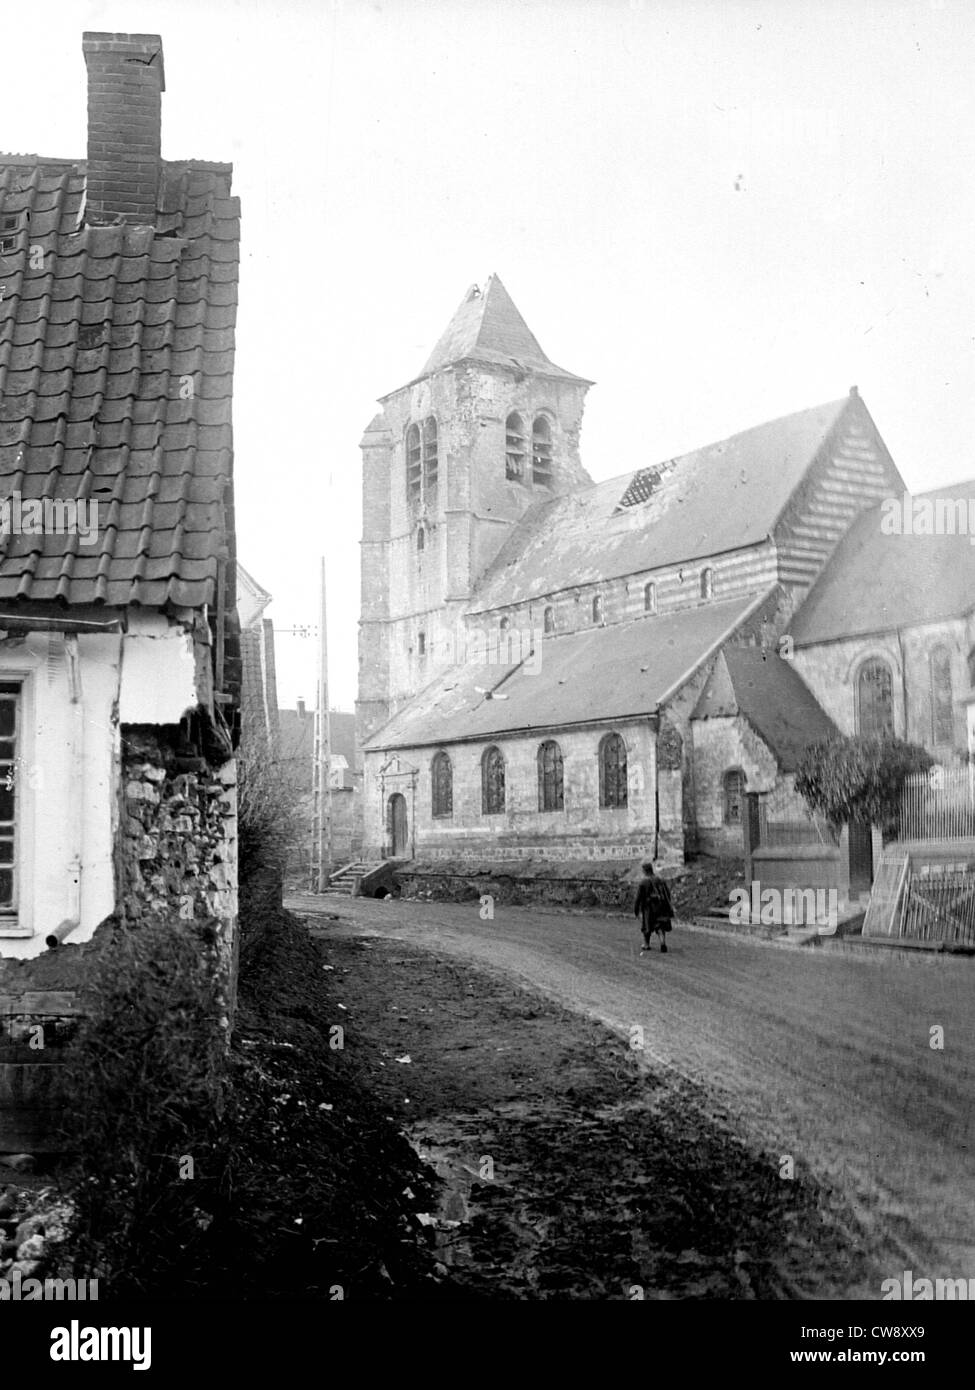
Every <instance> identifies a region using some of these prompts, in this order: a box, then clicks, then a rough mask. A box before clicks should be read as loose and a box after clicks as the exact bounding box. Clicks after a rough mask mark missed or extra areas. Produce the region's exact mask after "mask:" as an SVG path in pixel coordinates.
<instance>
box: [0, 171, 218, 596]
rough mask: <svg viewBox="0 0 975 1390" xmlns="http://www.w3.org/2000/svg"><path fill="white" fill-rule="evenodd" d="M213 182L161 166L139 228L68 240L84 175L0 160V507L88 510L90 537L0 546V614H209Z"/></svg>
mask: <svg viewBox="0 0 975 1390" xmlns="http://www.w3.org/2000/svg"><path fill="white" fill-rule="evenodd" d="M230 176H231V168H230V166H229V165H226V164H200V163H196V162H172V161H167V162H165V163H164V164H163V166H162V175H161V178H160V192H159V200H158V201H159V209H158V215H157V223H156V226H155V227H154V228H153V227H143V226H132V225H118V226H106V227H93V226H85V225H82V226H79V219H80V216H81V212H82V204H83V194H84V188H85V165H84V162H83V161H74V162H72V161H53V160H45V159H35V158H30V159H28V158H25V157H23V156H14V157H11V156H7V155H0V284H2V285H3V297H2V301H0V500H5V499H11V498H14V497H15V496H16V495H19V497H20V499H21V503H22V504H23V503H26V502H28V501H40V502H42V503H43V502H44V501H45V500H47V501H48V502H49V503H53V502H54V501H59V502H62V503H64V502H74V503H76V502H79V501H81V502H87V503H89V504H92V503H97V523H98V525H97V537H96V538H95V539H94V542H93V543H88V542H87V541H86V539H85V537H84V536H82V535H79V534H77V533H75V534H57V533H56V532H54V531H53V530H51V529H50V527H48V526H45V528H44V533H43V534H38V535H32V534H29V533H28V534H13V533H9V534H5V535H0V600H3V601H8V602H9V601H10V600H17V599H25V600H59V601H60V602H62V603H67V604H88V603H98V604H107V605H111V606H125V605H128V604H141V605H146V606H152V607H162V606H163V605H167V604H171V605H175V606H180V607H191V608H197V607H200V606H202V605H203V604H205V603H212V602H213V601H214V597H215V589H216V574H217V564H218V560H219V559H220V558H221V557H222V556H226V555H228V554H231V555H232V549H233V538H232V534H231V531H230V528H231V524H232V523H231V520H230V518H231V516H232V493H231V479H232V458H233V438H232V431H231V414H230V411H231V391H232V382H233V366H234V327H235V320H236V306H237V269H238V259H239V251H238V243H239V229H240V222H239V218H240V209H239V203H238V200H237V199H236V198H233V197H231V196H230ZM191 390H192V395H190V391H191ZM31 529H33V528H32V527H31V526H30V525H29V524H28V527H27V530H28V532H29V531H30V530H31Z"/></svg>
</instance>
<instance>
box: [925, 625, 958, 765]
mask: <svg viewBox="0 0 975 1390" xmlns="http://www.w3.org/2000/svg"><path fill="white" fill-rule="evenodd" d="M938 659H941V660H943V662H944V672H943V674H944V676H945V678H946V680H945V692H944V693H943V694H942V695H939V692H938V686H937V682H936V675H935V661H936V660H938ZM928 689H929V694H930V700H931V742H932V744H933V745H934V747H935V748H950V747H953V746H954V742H955V706H954V675H953V671H952V661H951V648H950V647H949V646H948V645H947V643H945V642H937V643H935V645H934V646H933V647H932V648H931V650H930V652H929V653H928ZM945 696H946V698H945ZM939 706H940V708H939ZM939 717H941V718H944V717H946V718H947V730H948V737H947V738H939V733H942V732H944V730H943V729H939V727H938V722H939Z"/></svg>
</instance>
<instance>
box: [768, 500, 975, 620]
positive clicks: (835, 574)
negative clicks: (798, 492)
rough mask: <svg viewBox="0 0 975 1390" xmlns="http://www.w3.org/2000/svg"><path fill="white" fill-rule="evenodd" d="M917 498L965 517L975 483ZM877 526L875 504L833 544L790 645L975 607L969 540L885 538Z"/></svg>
mask: <svg viewBox="0 0 975 1390" xmlns="http://www.w3.org/2000/svg"><path fill="white" fill-rule="evenodd" d="M921 498H929V499H931V500H932V501H934V502H936V501H937V500H938V499H943V500H944V502H945V503H953V502H955V501H962V502H964V503H965V504H966V514H967V515H969V516H970V515H971V513H973V512H975V480H973V481H971V482H968V483H957V484H954V485H953V486H952V487H943V488H937V489H935V490H934V491H932V492H926V493H918V494H917V496H916V498H914V499H913V500H915V501H917V500H920V499H921ZM970 499H971V500H970ZM897 500H898V501H899V502H900V501H901V499H897ZM900 510H902V508H901V509H900ZM883 520H884V511H883V507H882V505H880V506H876V507H871V508H870V510H869V511H866V512H862V513H861V514H860V516H858V517H857V519H856V520H855V521H854V523H853V525H852V526H851V527H850V529H849V531H848V532H847V534H846V535H845V536H844V537H843V539H842V540H841V541H840V543H839V545H838V546H837V548H836V550H835V551H834V553H833V557H832V559H831V560H830V563H829V565H828V566H827V568H826V569H825V570H824V571H823V573H822V574H821V575H820V577H819V578H818V579H817V581H816V583H815V584H814V585H813V587H812V589H811V590H810V591H809V594H808V595H807V597H806V600H805V602H804V603H803V604H802V606H801V608H800V609H799V611H798V613H797V614H796V615H795V617H794V618H793V620H792V623H791V624H790V627H789V632H790V634H791V635H792V637H793V639H794V641H795V643H796V646H811V645H813V644H814V643H817V642H832V641H841V640H842V639H844V638H847V637H859V636H866V635H867V634H869V633H876V632H890V631H893V630H894V629H895V628H904V627H914V626H919V625H922V624H924V623H934V622H939V621H941V620H943V619H946V618H955V617H961V616H963V615H965V614H968V613H970V612H971V611H972V609H973V608H975V545H973V544H972V539H971V538H970V537H969V535H967V534H965V535H958V534H956V535H943V536H925V535H920V536H918V535H885V534H884V533H883V531H882V530H881V524H882V522H883ZM972 537H975V528H973V530H972Z"/></svg>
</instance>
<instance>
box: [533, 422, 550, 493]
mask: <svg viewBox="0 0 975 1390" xmlns="http://www.w3.org/2000/svg"><path fill="white" fill-rule="evenodd" d="M532 482H533V483H535V484H536V485H537V486H538V487H551V486H552V426H551V425H550V424H549V422H548V421H547V420H546V418H545V416H544V415H536V417H535V423H534V425H532Z"/></svg>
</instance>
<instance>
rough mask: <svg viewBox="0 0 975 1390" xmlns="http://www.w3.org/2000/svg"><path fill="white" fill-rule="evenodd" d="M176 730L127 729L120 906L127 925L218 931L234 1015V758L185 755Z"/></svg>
mask: <svg viewBox="0 0 975 1390" xmlns="http://www.w3.org/2000/svg"><path fill="white" fill-rule="evenodd" d="M177 732H178V731H175V730H162V729H151V728H146V727H144V726H140V727H139V728H133V727H131V726H127V727H126V726H123V729H122V767H121V780H120V788H121V803H122V804H121V809H120V824H119V834H118V839H117V851H116V854H117V863H116V880H117V902H118V915H119V917H120V919H121V921H122V923H123V924H125V925H129V924H136V923H139V922H145V921H150V920H156V919H164V920H172V919H173V918H174V917H175V918H180V919H182V920H183V921H198V922H200V923H201V924H207V926H208V927H212V929H213V936H214V941H213V945H214V946H215V947H216V950H217V956H218V961H219V965H218V968H220V969H222V970H223V971H224V973H225V975H226V979H227V1008H228V1022H229V1015H231V1014H232V1012H233V997H234V991H235V979H236V954H237V794H236V764H235V762H234V760H233V759H230V760H228V761H227V762H224V763H221V764H214V763H211V762H209V761H208V760H207V759H205V758H201V757H198V756H194V755H191V754H187V753H186V752H185V751H184V750H183V749H182V748H181V746H180V743H179V741H178V739H177V737H176V735H177Z"/></svg>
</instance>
